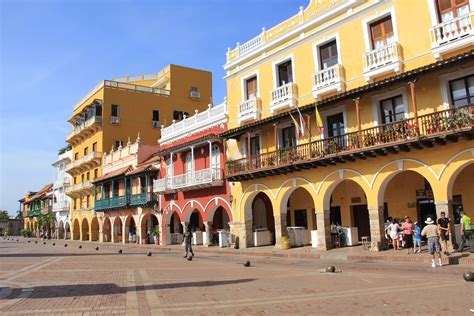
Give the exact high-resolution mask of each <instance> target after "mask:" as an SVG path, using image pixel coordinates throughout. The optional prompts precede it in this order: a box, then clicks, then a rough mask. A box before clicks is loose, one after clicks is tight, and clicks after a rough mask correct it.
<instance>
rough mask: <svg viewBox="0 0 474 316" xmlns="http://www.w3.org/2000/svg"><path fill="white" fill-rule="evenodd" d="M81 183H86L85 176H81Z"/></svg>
mask: <svg viewBox="0 0 474 316" xmlns="http://www.w3.org/2000/svg"><path fill="white" fill-rule="evenodd" d="M81 182H84V175H83V174H81Z"/></svg>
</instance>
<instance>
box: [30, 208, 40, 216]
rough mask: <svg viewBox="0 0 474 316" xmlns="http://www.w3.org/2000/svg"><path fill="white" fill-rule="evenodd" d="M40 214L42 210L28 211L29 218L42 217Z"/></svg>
mask: <svg viewBox="0 0 474 316" xmlns="http://www.w3.org/2000/svg"><path fill="white" fill-rule="evenodd" d="M40 214H41V209H35V210H31V211H28V216H29V217H33V216H40Z"/></svg>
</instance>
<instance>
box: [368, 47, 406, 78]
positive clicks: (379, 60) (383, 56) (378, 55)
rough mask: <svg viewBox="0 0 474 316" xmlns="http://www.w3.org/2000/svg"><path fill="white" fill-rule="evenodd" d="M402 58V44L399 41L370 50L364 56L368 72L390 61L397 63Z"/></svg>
mask: <svg viewBox="0 0 474 316" xmlns="http://www.w3.org/2000/svg"><path fill="white" fill-rule="evenodd" d="M400 58H401V54H400V45H399V44H398V42H395V43H392V44H390V45H387V46H384V47H382V48H377V49H374V50H371V51H370V52H367V53H364V55H363V56H362V59H363V62H364V71H365V72H367V71H369V70H372V69H376V68H379V67H382V66H385V65H387V64H390V63H395V62H397V61H399V60H400Z"/></svg>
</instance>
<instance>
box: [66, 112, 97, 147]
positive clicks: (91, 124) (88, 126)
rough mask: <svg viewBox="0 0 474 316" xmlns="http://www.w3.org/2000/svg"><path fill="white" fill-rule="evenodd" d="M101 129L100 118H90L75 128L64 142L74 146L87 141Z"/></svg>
mask: <svg viewBox="0 0 474 316" xmlns="http://www.w3.org/2000/svg"><path fill="white" fill-rule="evenodd" d="M101 127H102V116H92V117H90V118H89V119H88V120H86V121H85V122H83V123H81V124H80V125H78V126H76V127H75V128H74V130H73V131H72V132H71V133H69V135H68V136H67V139H66V141H67V142H68V143H72V144H76V143H79V142H81V141H83V140H84V139H87V138H88V137H90V136H91V135H92V134H94V133H95V132H97V131H98V130H100V128H101Z"/></svg>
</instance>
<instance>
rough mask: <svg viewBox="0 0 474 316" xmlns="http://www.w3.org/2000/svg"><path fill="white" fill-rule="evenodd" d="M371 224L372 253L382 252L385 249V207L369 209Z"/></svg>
mask: <svg viewBox="0 0 474 316" xmlns="http://www.w3.org/2000/svg"><path fill="white" fill-rule="evenodd" d="M368 211H369V223H370V242H371V247H370V250H372V251H381V250H383V248H384V246H385V245H384V243H385V236H384V223H383V206H379V207H377V208H369V209H368Z"/></svg>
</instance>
